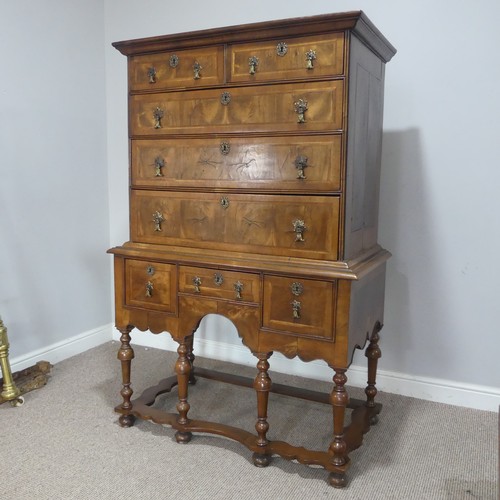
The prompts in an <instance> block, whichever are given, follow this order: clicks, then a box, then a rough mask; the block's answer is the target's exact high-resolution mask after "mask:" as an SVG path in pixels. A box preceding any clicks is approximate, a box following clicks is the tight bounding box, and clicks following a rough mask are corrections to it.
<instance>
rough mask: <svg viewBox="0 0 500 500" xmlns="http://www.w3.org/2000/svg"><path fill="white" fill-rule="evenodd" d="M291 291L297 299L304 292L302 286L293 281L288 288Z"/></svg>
mask: <svg viewBox="0 0 500 500" xmlns="http://www.w3.org/2000/svg"><path fill="white" fill-rule="evenodd" d="M290 288H291V289H292V293H293V294H294V295H296V296H297V297H298V296H299V295H301V294H302V292H303V291H304V285H303V284H302V283H299V282H297V281H294V282H293V283H292V285H291V287H290Z"/></svg>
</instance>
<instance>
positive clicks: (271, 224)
mask: <svg viewBox="0 0 500 500" xmlns="http://www.w3.org/2000/svg"><path fill="white" fill-rule="evenodd" d="M339 211H340V200H339V197H338V196H287V195H250V194H236V193H235V194H218V193H189V192H186V193H184V192H162V191H147V190H132V192H131V197H130V213H131V236H132V240H133V241H136V242H138V243H156V244H163V245H176V246H189V247H195V248H210V249H216V250H231V251H239V252H251V253H258V254H268V255H284V256H290V257H305V258H313V259H314V258H316V259H329V260H336V259H337V255H338V248H337V247H338V240H339Z"/></svg>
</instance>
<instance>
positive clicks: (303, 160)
mask: <svg viewBox="0 0 500 500" xmlns="http://www.w3.org/2000/svg"><path fill="white" fill-rule="evenodd" d="M308 160H309V159H308V158H307V156H303V155H298V156H297V158H295V168H296V169H297V179H305V178H306V176H305V174H304V169H305V168H306V167H307V162H308Z"/></svg>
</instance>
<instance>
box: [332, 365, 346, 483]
mask: <svg viewBox="0 0 500 500" xmlns="http://www.w3.org/2000/svg"><path fill="white" fill-rule="evenodd" d="M345 372H346V370H345V369H335V376H334V377H333V381H334V383H335V386H334V388H333V390H332V393H331V394H330V402H331V404H332V407H333V440H332V442H331V444H330V449H329V451H330V453H331V454H332V464H333V465H338V466H341V465H345V464H346V463H347V444H346V442H345V439H344V417H345V409H346V406H347V404H348V403H349V395H348V394H347V391H346V389H345V387H344V386H345V384H346V382H347V376H346V375H345ZM329 483H330V485H332V486H334V487H335V488H342V487H344V486H345V485H346V480H345V474H344V473H337V472H332V473H330V476H329Z"/></svg>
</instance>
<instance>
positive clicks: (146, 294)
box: [125, 259, 177, 313]
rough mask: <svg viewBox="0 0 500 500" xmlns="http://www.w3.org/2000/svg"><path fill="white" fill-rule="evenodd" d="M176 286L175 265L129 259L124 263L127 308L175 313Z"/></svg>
mask: <svg viewBox="0 0 500 500" xmlns="http://www.w3.org/2000/svg"><path fill="white" fill-rule="evenodd" d="M176 286H177V268H176V266H175V265H171V264H161V263H156V262H146V261H140V260H130V259H128V260H127V261H126V262H125V290H126V292H125V303H126V305H127V306H131V307H140V308H145V309H152V310H155V311H163V312H171V313H175V312H176V310H177V291H176Z"/></svg>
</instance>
